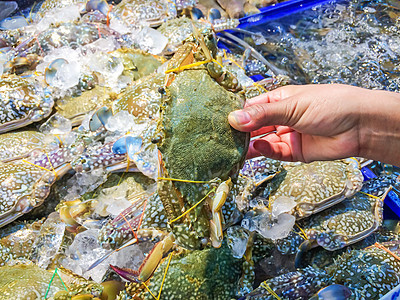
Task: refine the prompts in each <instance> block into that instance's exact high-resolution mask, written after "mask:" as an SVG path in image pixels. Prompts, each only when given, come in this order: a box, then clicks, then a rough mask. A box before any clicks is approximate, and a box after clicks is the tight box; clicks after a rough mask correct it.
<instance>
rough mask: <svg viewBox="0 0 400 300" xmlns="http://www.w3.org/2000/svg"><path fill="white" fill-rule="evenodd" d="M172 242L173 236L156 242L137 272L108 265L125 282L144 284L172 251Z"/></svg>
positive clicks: (170, 235)
mask: <svg viewBox="0 0 400 300" xmlns="http://www.w3.org/2000/svg"><path fill="white" fill-rule="evenodd" d="M174 241H175V237H174V236H173V234H169V235H168V236H166V237H165V239H163V240H162V241H160V242H158V243H157V244H156V245H155V246H154V248H153V249H152V250H151V251H150V253H149V254H148V255H147V257H146V258H145V260H144V261H143V263H142V264H141V266H140V267H139V270H137V271H136V270H132V269H128V268H119V267H116V266H112V265H110V267H111V268H112V269H113V270H114V271H115V272H116V273H117V274H118V275H119V276H121V277H122V278H124V279H126V280H129V281H134V282H145V281H147V280H148V279H149V278H150V277H151V275H153V273H154V271H155V270H156V269H157V267H158V265H159V264H160V262H161V260H162V258H163V257H164V256H165V255H166V254H167V253H168V252H169V251H170V250H171V249H172V246H173V244H174Z"/></svg>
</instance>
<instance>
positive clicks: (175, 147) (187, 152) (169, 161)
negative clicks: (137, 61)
mask: <svg viewBox="0 0 400 300" xmlns="http://www.w3.org/2000/svg"><path fill="white" fill-rule="evenodd" d="M167 97H168V99H167V101H166V103H165V109H164V111H163V117H162V124H163V132H164V138H163V140H162V143H161V145H160V146H159V149H160V151H161V153H162V156H163V160H164V162H165V167H166V169H167V171H168V175H169V176H170V177H171V178H177V179H188V180H194V181H209V180H212V179H214V178H215V177H219V178H221V179H222V180H226V179H228V177H229V176H231V175H232V174H235V173H237V172H238V170H239V168H240V167H241V165H242V164H243V161H244V158H245V155H246V153H247V149H248V144H249V139H250V136H249V134H248V133H243V132H239V131H237V130H235V129H233V128H232V127H231V126H230V125H229V123H228V114H229V113H230V112H231V111H233V110H237V109H240V108H242V107H243V105H244V101H243V99H242V98H241V97H240V96H239V95H238V94H234V93H232V92H229V91H227V90H226V89H224V88H223V87H222V86H220V85H219V84H218V83H217V82H216V81H214V80H213V79H212V78H211V77H210V76H209V74H208V72H207V71H206V70H186V71H184V72H181V73H180V74H178V75H177V76H176V78H175V80H174V81H173V82H172V84H171V85H170V86H169V87H168V88H167ZM176 186H178V188H179V189H180V191H181V193H182V194H183V196H184V197H186V198H191V200H189V202H194V203H195V201H198V199H197V200H196V198H197V197H196V195H194V194H193V193H191V192H190V189H191V188H190V187H193V185H188V184H179V182H176ZM194 203H193V204H194Z"/></svg>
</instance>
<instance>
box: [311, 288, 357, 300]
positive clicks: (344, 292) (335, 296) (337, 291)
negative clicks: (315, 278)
mask: <svg viewBox="0 0 400 300" xmlns="http://www.w3.org/2000/svg"><path fill="white" fill-rule="evenodd" d="M350 296H351V290H350V289H349V288H348V287H346V286H344V285H341V284H332V285H330V286H327V287H326V288H323V289H321V290H319V291H318V293H316V294H315V295H314V296H312V297H311V298H310V300H311V299H312V300H317V299H329V300H345V299H349V298H350Z"/></svg>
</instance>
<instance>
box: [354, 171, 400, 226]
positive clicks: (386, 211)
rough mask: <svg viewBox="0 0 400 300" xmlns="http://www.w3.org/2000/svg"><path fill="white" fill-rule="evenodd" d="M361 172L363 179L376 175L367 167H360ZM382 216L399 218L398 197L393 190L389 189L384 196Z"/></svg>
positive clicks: (399, 199)
mask: <svg viewBox="0 0 400 300" xmlns="http://www.w3.org/2000/svg"><path fill="white" fill-rule="evenodd" d="M361 172H362V173H363V175H364V180H369V179H372V178H375V177H376V175H375V173H374V172H372V171H371V170H370V169H369V168H368V167H364V168H362V169H361ZM383 218H384V219H392V220H399V219H400V198H399V196H398V195H397V194H396V193H395V192H393V191H390V192H389V193H388V195H387V196H386V198H385V202H384V206H383Z"/></svg>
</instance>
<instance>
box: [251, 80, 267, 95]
mask: <svg viewBox="0 0 400 300" xmlns="http://www.w3.org/2000/svg"><path fill="white" fill-rule="evenodd" d="M253 85H254V86H255V87H256V88H259V89H262V90H263V91H264V92H265V93H267V92H268V90H267V89H266V88H264V87H263V86H262V85H260V84H258V83H257V82H254V83H253Z"/></svg>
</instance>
